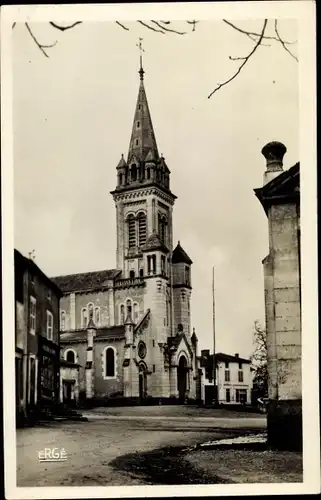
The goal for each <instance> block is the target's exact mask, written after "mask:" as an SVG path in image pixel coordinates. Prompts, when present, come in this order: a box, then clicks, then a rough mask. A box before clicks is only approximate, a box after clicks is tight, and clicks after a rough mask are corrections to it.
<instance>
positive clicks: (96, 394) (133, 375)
mask: <svg viewBox="0 0 321 500" xmlns="http://www.w3.org/2000/svg"><path fill="white" fill-rule="evenodd" d="M139 78H140V83H139V90H138V99H137V104H136V109H135V113H134V122H133V128H132V134H131V139H130V144H129V150H128V155H127V158H124V156H123V155H122V156H121V159H120V161H119V163H118V165H117V167H116V179H117V182H116V188H115V189H114V190H113V191H111V195H112V196H113V200H114V203H115V208H116V227H117V249H116V267H115V268H114V269H107V270H102V271H95V272H86V273H80V274H72V275H65V276H57V277H55V278H52V280H53V282H54V283H55V284H56V285H57V286H58V287H59V288H60V290H61V291H62V293H63V296H62V298H61V300H60V346H61V358H62V361H61V379H62V380H61V398H62V400H66V399H67V400H72V399H74V400H76V401H77V400H88V399H92V400H93V399H94V400H97V401H101V402H103V401H106V400H110V399H112V398H118V397H120V398H124V400H125V399H127V398H128V400H132V401H137V402H138V403H143V402H144V400H148V399H149V400H150V401H152V400H154V401H158V402H160V401H161V402H164V403H165V402H166V401H168V402H169V401H174V402H175V401H177V402H184V401H186V400H199V399H200V391H201V388H200V370H199V366H198V365H199V360H198V340H197V337H196V334H195V331H194V330H193V331H192V330H191V318H190V308H191V291H192V286H191V266H192V260H191V259H190V257H189V256H188V255H187V253H186V252H185V250H184V249H183V247H182V246H181V244H180V242H178V244H177V245H176V246H175V248H174V245H173V207H174V203H175V200H176V198H177V197H176V196H175V195H174V194H173V193H172V191H171V188H170V170H169V168H168V166H167V164H166V162H165V158H164V157H163V156H162V155H159V153H158V148H157V143H156V138H155V134H154V130H153V125H152V120H151V115H150V111H149V106H148V102H147V97H146V92H145V86H144V70H143V65H142V56H141V57H140V69H139Z"/></svg>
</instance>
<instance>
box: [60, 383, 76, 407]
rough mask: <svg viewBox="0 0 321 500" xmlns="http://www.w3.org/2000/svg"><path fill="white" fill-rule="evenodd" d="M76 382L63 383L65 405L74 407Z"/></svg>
mask: <svg viewBox="0 0 321 500" xmlns="http://www.w3.org/2000/svg"><path fill="white" fill-rule="evenodd" d="M74 384H75V383H74V381H71V380H64V381H63V399H64V403H65V404H67V405H72V404H73V403H74V401H73V398H72V397H73V389H74Z"/></svg>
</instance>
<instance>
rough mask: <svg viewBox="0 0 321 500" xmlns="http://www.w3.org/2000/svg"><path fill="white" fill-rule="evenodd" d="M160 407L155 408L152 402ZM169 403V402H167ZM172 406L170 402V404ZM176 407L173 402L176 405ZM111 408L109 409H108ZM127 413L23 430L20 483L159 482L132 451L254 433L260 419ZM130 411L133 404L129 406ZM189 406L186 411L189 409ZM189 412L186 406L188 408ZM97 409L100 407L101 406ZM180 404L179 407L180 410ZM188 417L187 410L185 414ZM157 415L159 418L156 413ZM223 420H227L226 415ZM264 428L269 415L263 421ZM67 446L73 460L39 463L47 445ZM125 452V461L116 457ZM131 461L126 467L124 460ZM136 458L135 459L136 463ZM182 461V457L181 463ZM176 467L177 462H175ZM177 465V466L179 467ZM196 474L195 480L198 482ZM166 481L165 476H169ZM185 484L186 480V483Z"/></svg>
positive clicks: (19, 439) (19, 453)
mask: <svg viewBox="0 0 321 500" xmlns="http://www.w3.org/2000/svg"><path fill="white" fill-rule="evenodd" d="M151 408H154V407H151ZM163 408H164V407H163ZM167 408H169V407H167ZM172 408H173V407H172ZM104 410H105V409H104ZM121 410H122V411H123V418H122V417H121V416H118V417H117V416H116V418H115V416H114V418H113V419H111V420H109V419H108V418H107V419H103V418H100V419H95V417H94V414H93V413H92V414H91V416H90V412H86V416H88V417H89V421H88V422H59V423H54V422H53V423H50V424H47V425H42V426H37V427H33V428H25V429H18V430H17V485H18V486H72V485H73V486H83V485H86V486H95V485H97V486H98V485H99V486H109V485H110V486H111V485H112V486H120V485H135V484H153V483H154V482H156V483H157V482H158V480H155V478H154V477H153V476H150V474H148V473H143V474H142V473H141V472H140V471H138V470H137V469H135V468H130V467H129V466H128V463H129V462H128V459H127V458H126V457H127V456H128V455H131V456H132V455H133V454H134V456H135V457H137V456H138V455H139V454H144V453H146V452H152V453H153V452H154V451H155V450H160V449H162V448H164V447H174V448H175V447H180V448H181V447H184V448H186V447H190V446H194V445H195V444H197V443H201V442H205V441H213V440H216V439H220V438H227V437H233V436H238V435H240V433H243V432H246V431H247V432H252V431H253V427H254V428H256V426H255V425H253V426H252V424H253V423H254V422H255V419H241V420H240V419H238V418H237V419H234V423H235V426H234V427H233V425H232V424H233V419H229V420H227V424H226V425H227V427H226V428H224V429H220V428H218V427H217V421H216V419H214V420H213V418H210V419H205V420H199V418H200V417H197V415H198V413H197V412H195V409H194V417H191V416H190V417H189V418H185V419H181V418H179V419H177V418H176V417H171V418H170V412H168V409H166V410H165V411H164V410H160V411H164V413H166V414H163V418H159V417H160V416H161V415H160V414H158V415H154V414H153V412H154V411H155V410H154V409H153V410H151V409H150V408H147V409H146V408H145V411H144V415H141V416H142V417H144V416H145V417H146V413H147V412H148V411H149V412H150V413H151V415H150V417H151V418H149V419H147V420H146V418H140V417H139V416H137V417H136V418H133V416H132V417H131V418H128V419H126V418H125V417H126V415H125V413H126V412H125V411H124V410H125V409H124V408H122V409H121ZM127 410H128V408H127ZM183 411H184V410H183ZM185 411H186V410H185ZM95 412H96V410H95ZM176 412H177V409H175V410H174V411H173V413H174V414H176ZM180 415H181V416H182V414H181V413H180ZM153 417H157V418H153ZM221 420H222V419H221ZM259 423H260V425H261V429H262V428H264V426H265V420H264V419H261V420H260V422H259ZM52 447H56V448H59V449H61V448H64V449H65V451H66V453H67V462H63V463H61V462H54V463H46V462H43V463H39V461H38V452H39V451H41V450H43V449H44V448H52ZM165 456H167V455H166V454H165ZM119 457H125V458H124V459H123V461H122V465H121V463H118V464H116V463H115V462H114V461H115V460H116V459H117V458H119ZM125 462H126V467H125V466H124V467H123V465H124V464H125ZM134 462H135V460H134V459H133V463H134ZM176 463H177V462H176ZM172 469H173V467H172ZM174 469H175V467H174ZM196 479H197V478H196V476H195V481H196ZM164 480H165V479H164ZM181 484H183V483H181Z"/></svg>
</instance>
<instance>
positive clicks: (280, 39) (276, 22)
mask: <svg viewBox="0 0 321 500" xmlns="http://www.w3.org/2000/svg"><path fill="white" fill-rule="evenodd" d="M274 31H275V34H276V36H277V39H278V40H279V42H280V43H281V44H282V47H283V48H284V50H286V51H287V52H288V53H289V54H290V56H292V57H293V58H294V59H295V60H296V61H298V58H297V57H296V56H295V55H294V54H293V53H292V52H291V51H290V50H289V49H288V47H287V46H286V45H287V44H288V42H285V41H284V40H283V39H282V38H281V37H280V35H279V31H278V21H277V19H275V20H274Z"/></svg>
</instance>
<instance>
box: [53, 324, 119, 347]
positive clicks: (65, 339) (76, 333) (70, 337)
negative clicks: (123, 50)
mask: <svg viewBox="0 0 321 500" xmlns="http://www.w3.org/2000/svg"><path fill="white" fill-rule="evenodd" d="M123 338H125V327H124V325H117V326H111V327H108V328H97V331H96V336H95V340H96V341H97V340H105V339H106V340H111V339H115V340H117V339H119V340H121V339H123ZM69 342H87V330H86V329H85V330H84V329H82V330H73V331H71V332H63V333H60V344H64V343H69Z"/></svg>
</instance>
